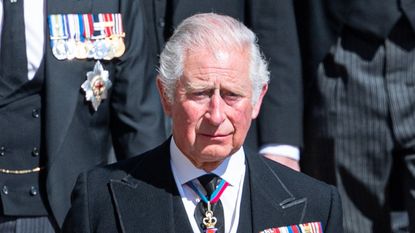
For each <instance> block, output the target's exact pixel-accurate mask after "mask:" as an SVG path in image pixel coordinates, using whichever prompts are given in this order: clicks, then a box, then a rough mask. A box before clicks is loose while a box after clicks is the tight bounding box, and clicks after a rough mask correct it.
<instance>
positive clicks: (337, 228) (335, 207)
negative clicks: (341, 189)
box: [324, 186, 343, 233]
mask: <svg viewBox="0 0 415 233" xmlns="http://www.w3.org/2000/svg"><path fill="white" fill-rule="evenodd" d="M330 188H331V197H332V198H331V208H330V213H329V218H328V220H327V225H326V227H325V229H324V232H325V233H343V220H342V218H343V215H342V207H341V201H340V195H339V193H338V192H337V190H336V188H335V187H334V186H330Z"/></svg>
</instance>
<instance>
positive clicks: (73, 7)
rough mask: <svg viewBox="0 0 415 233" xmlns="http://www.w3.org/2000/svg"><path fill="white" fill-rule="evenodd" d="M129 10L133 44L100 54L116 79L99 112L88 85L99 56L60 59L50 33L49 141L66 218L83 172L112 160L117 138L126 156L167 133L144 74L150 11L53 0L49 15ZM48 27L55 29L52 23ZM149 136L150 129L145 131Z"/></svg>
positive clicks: (134, 5)
mask: <svg viewBox="0 0 415 233" xmlns="http://www.w3.org/2000/svg"><path fill="white" fill-rule="evenodd" d="M118 12H120V13H121V14H122V17H123V24H124V31H125V34H126V36H125V43H126V51H125V53H124V55H123V56H122V57H120V58H119V59H113V60H111V61H101V63H102V65H103V67H104V69H105V70H108V71H109V76H110V77H109V78H110V79H111V81H112V84H113V86H112V87H111V89H110V90H109V96H108V98H107V99H105V100H103V102H102V103H101V105H100V106H99V108H98V110H97V111H96V112H95V111H94V110H92V108H91V103H90V102H87V101H86V100H85V93H84V92H83V91H82V90H81V85H82V83H83V82H84V81H85V80H86V73H87V72H88V71H92V70H93V68H94V64H95V62H96V61H95V60H92V59H85V60H77V59H74V60H71V61H68V60H63V61H60V60H57V59H56V58H55V57H54V56H53V54H52V49H51V47H50V41H49V34H47V35H46V37H45V44H46V52H45V64H46V77H45V83H44V95H43V100H44V105H43V109H44V110H45V113H44V114H45V115H44V122H43V123H44V125H43V129H44V131H45V134H44V135H45V137H44V139H45V140H44V144H45V146H46V148H45V150H44V151H45V152H46V159H45V160H46V167H47V177H46V179H47V184H46V189H47V195H48V201H49V204H50V208H51V211H52V213H53V215H54V217H55V219H56V220H57V222H58V223H59V224H62V222H63V219H64V217H65V215H66V213H67V211H68V209H69V207H70V192H71V191H72V189H73V186H74V183H75V180H76V177H77V176H78V175H79V173H80V172H82V171H84V170H87V169H90V168H91V167H93V166H95V165H98V164H104V163H106V162H107V154H109V150H110V148H111V140H112V141H113V144H114V149H115V152H116V154H117V156H118V158H119V159H121V158H126V157H130V156H132V155H136V154H138V153H141V152H143V151H144V150H148V149H151V148H152V147H153V146H156V145H158V144H159V143H161V142H162V141H163V140H164V139H165V138H164V137H162V136H160V135H159V134H157V132H161V127H162V124H161V120H160V117H159V115H160V114H159V113H158V112H154V109H153V107H152V106H153V103H154V102H158V101H159V99H158V96H157V95H155V94H154V92H153V91H150V90H149V89H150V88H149V87H151V86H152V85H153V81H152V80H146V79H145V70H146V65H147V61H146V59H147V56H146V51H147V50H146V44H145V42H146V40H145V33H144V15H143V11H142V6H141V1H136V0H122V1H118V0H107V1H92V0H84V1H78V0H65V1H63V0H48V1H47V12H46V14H47V15H49V14H69V13H94V14H96V13H118ZM47 31H49V30H47ZM144 135H145V136H144Z"/></svg>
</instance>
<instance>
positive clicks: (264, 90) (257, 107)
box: [251, 84, 268, 119]
mask: <svg viewBox="0 0 415 233" xmlns="http://www.w3.org/2000/svg"><path fill="white" fill-rule="evenodd" d="M267 91H268V84H265V85H264V86H263V87H262V90H261V94H260V95H259V98H258V100H257V102H256V103H255V105H254V108H253V110H252V116H251V117H252V119H255V118H257V116H258V114H259V110H260V109H261V104H262V100H263V99H264V96H265V94H266V93H267Z"/></svg>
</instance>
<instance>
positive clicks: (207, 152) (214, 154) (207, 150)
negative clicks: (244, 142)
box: [200, 145, 232, 162]
mask: <svg viewBox="0 0 415 233" xmlns="http://www.w3.org/2000/svg"><path fill="white" fill-rule="evenodd" d="M231 153H232V149H231V147H230V146H223V145H209V146H206V147H204V148H203V150H202V151H201V153H200V154H201V155H202V156H203V157H205V158H210V159H211V160H212V162H213V161H220V160H224V159H225V158H226V157H228V156H229V155H230V154H231Z"/></svg>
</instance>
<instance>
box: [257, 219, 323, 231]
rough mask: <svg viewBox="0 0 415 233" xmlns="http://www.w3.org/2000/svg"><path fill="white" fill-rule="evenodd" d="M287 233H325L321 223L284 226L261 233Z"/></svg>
mask: <svg viewBox="0 0 415 233" xmlns="http://www.w3.org/2000/svg"><path fill="white" fill-rule="evenodd" d="M286 232H301V233H323V228H322V226H321V222H310V223H302V224H298V225H291V226H283V227H278V228H269V229H265V230H263V231H260V232H259V233H286Z"/></svg>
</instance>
